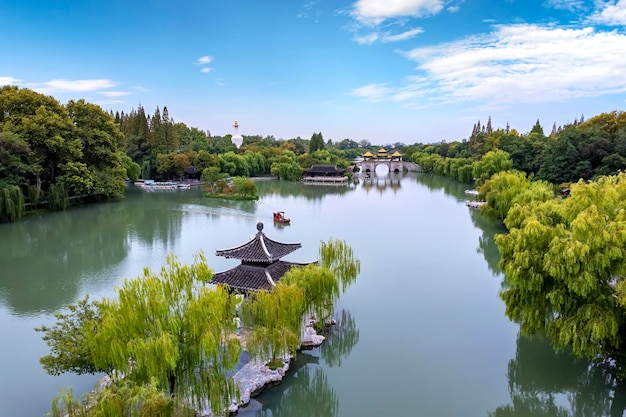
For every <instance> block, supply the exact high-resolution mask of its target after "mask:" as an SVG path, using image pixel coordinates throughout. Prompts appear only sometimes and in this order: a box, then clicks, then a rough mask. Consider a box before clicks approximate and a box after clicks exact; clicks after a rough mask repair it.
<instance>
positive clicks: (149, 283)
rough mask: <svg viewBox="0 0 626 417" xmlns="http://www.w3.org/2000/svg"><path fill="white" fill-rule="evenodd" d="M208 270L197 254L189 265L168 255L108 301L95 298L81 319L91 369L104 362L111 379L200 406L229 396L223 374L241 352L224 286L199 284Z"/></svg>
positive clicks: (220, 403) (217, 406)
mask: <svg viewBox="0 0 626 417" xmlns="http://www.w3.org/2000/svg"><path fill="white" fill-rule="evenodd" d="M211 276H212V272H211V270H210V269H209V267H208V266H207V263H206V259H205V258H204V256H203V255H202V254H199V255H197V256H196V259H195V261H194V263H193V264H191V265H182V264H181V263H180V262H179V261H178V260H177V259H176V258H175V257H174V256H173V255H170V256H168V258H167V264H166V266H164V267H163V268H162V269H161V270H160V272H159V273H158V274H156V273H154V272H152V271H151V270H150V269H148V268H146V269H145V270H144V274H143V276H142V277H139V278H138V279H134V280H126V281H125V282H124V284H123V285H122V286H121V287H120V288H118V289H117V298H116V299H104V300H103V301H101V302H100V303H99V307H100V313H101V319H100V320H98V321H94V322H92V323H89V322H88V323H87V325H86V332H87V337H88V339H89V347H90V351H91V354H92V357H93V360H94V365H95V366H96V367H97V368H107V367H111V368H113V369H115V372H114V373H112V374H111V376H112V379H113V382H114V385H115V384H116V383H118V382H119V381H120V379H123V381H124V383H127V384H132V385H133V386H147V385H149V384H151V383H154V384H155V386H156V388H157V389H158V390H159V391H160V392H163V393H165V394H167V395H169V396H170V397H173V398H174V399H176V400H177V401H179V402H185V401H191V404H193V405H194V406H196V407H200V406H202V405H204V404H205V402H206V401H207V400H208V401H210V405H211V408H212V410H214V411H215V412H218V411H220V412H221V411H222V410H223V409H224V407H225V406H226V405H227V404H228V403H229V402H230V400H231V398H233V397H234V396H236V394H237V393H236V387H235V386H234V383H233V382H232V380H231V379H229V378H227V372H228V371H230V370H232V369H233V368H234V367H235V366H236V364H237V362H238V360H239V354H240V351H241V346H240V342H239V340H238V339H236V338H234V337H230V336H229V335H230V334H232V332H233V323H232V315H233V312H234V304H233V300H231V297H230V295H229V293H228V291H226V289H224V288H215V289H214V288H211V287H208V286H205V285H204V284H205V283H208V282H209V280H210V279H211Z"/></svg>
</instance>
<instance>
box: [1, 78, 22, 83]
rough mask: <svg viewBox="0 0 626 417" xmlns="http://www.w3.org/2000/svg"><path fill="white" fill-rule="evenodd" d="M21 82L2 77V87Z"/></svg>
mask: <svg viewBox="0 0 626 417" xmlns="http://www.w3.org/2000/svg"><path fill="white" fill-rule="evenodd" d="M19 82H20V80H18V79H17V78H13V77H0V85H15V84H17V83H19Z"/></svg>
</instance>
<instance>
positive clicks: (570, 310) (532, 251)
mask: <svg viewBox="0 0 626 417" xmlns="http://www.w3.org/2000/svg"><path fill="white" fill-rule="evenodd" d="M624 207H626V174H624V173H621V174H619V175H616V176H609V177H602V178H600V179H599V180H598V181H597V182H589V183H585V182H582V181H579V182H578V183H576V184H573V185H572V186H571V196H570V197H569V198H564V199H561V198H557V199H550V200H547V201H544V202H537V201H534V202H531V203H530V204H526V205H516V206H514V207H512V208H511V209H510V210H509V213H508V216H507V218H506V220H505V224H506V226H507V228H508V229H509V233H508V234H506V235H500V236H498V237H497V238H496V241H497V244H498V248H499V249H500V252H501V253H502V259H501V261H500V265H501V268H502V270H503V271H504V273H505V275H506V279H507V282H508V283H509V287H508V288H507V289H505V290H504V291H503V292H502V294H501V296H502V299H503V300H504V302H505V305H506V314H507V316H508V317H509V318H511V319H512V320H514V321H516V322H519V323H520V328H521V331H522V334H524V335H530V334H536V333H540V332H545V334H547V336H548V337H549V338H550V340H551V341H552V343H553V345H554V346H555V347H556V348H564V347H571V348H572V351H573V352H574V353H575V354H577V355H580V356H587V357H590V358H593V359H598V358H599V359H607V360H609V359H610V360H612V361H614V362H615V363H616V364H617V365H616V367H617V368H616V369H617V371H618V373H620V374H621V375H622V376H624V375H625V374H624V369H625V368H624V366H625V365H624V364H625V363H626V362H625V358H626V356H625V355H624V354H623V353H622V352H623V346H624V344H625V343H626V336H625V335H626V328H625V327H624V325H625V322H624V317H625V310H624V305H626V303H624V302H623V301H624V300H625V298H624V295H623V294H626V293H624V292H622V291H621V289H622V288H624V284H623V278H624V277H625V276H626V261H625V260H626V210H625V209H624Z"/></svg>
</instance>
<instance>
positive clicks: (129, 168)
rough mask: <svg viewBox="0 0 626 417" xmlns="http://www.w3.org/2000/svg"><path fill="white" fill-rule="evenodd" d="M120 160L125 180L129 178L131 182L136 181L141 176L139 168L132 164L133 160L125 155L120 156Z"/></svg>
mask: <svg viewBox="0 0 626 417" xmlns="http://www.w3.org/2000/svg"><path fill="white" fill-rule="evenodd" d="M120 160H121V162H122V165H123V166H124V169H125V170H126V178H129V179H130V180H131V181H137V180H138V179H139V175H141V166H139V164H137V163H135V162H133V160H132V159H130V157H129V156H128V155H126V154H121V155H120Z"/></svg>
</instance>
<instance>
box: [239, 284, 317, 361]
mask: <svg viewBox="0 0 626 417" xmlns="http://www.w3.org/2000/svg"><path fill="white" fill-rule="evenodd" d="M304 308H305V301H304V291H303V289H302V288H299V287H297V286H295V285H288V284H284V283H279V284H277V285H276V287H274V288H273V289H272V290H271V291H268V290H259V291H256V292H254V293H252V294H250V296H249V297H247V298H246V302H245V303H244V304H243V315H244V320H245V321H247V322H248V323H250V324H251V326H252V329H251V331H250V334H249V336H248V339H247V342H246V346H247V348H248V350H249V352H250V354H252V355H253V356H255V357H257V358H261V359H263V360H269V361H270V364H271V365H276V364H278V363H279V362H280V360H281V359H283V358H285V357H288V356H289V355H290V354H292V353H293V352H295V351H296V350H297V349H298V347H299V345H300V327H301V325H302V312H303V310H304Z"/></svg>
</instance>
